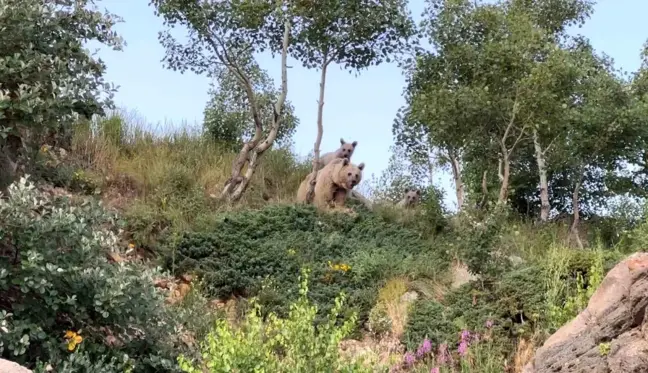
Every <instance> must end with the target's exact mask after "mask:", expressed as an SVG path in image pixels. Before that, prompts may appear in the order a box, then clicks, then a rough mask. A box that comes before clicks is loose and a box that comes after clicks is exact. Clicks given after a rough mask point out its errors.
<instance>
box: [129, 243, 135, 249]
mask: <svg viewBox="0 0 648 373" xmlns="http://www.w3.org/2000/svg"><path fill="white" fill-rule="evenodd" d="M128 248H129V249H131V250H133V249H135V244H134V243H132V242H131V243H129V244H128Z"/></svg>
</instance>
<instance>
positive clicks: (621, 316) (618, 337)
mask: <svg viewBox="0 0 648 373" xmlns="http://www.w3.org/2000/svg"><path fill="white" fill-rule="evenodd" d="M647 307H648V253H637V254H633V255H631V256H630V257H628V258H627V259H625V260H624V261H622V262H621V263H619V264H617V265H616V266H615V267H614V268H613V269H612V270H611V271H610V272H609V273H608V274H607V276H605V278H604V279H603V282H602V283H601V285H600V287H599V288H598V289H597V290H596V292H595V293H594V295H592V298H591V299H590V301H589V303H588V305H587V308H586V309H585V310H584V311H583V312H581V313H580V314H579V315H578V316H576V318H575V319H573V320H572V321H571V322H569V323H568V324H566V325H564V326H563V327H562V328H560V329H559V330H558V331H557V332H556V333H554V334H553V335H552V336H551V337H550V338H549V339H548V340H547V341H546V342H545V343H544V345H543V346H542V347H540V348H539V349H538V350H537V351H536V354H535V357H534V358H533V360H531V362H530V363H529V364H527V366H526V367H525V368H524V373H549V372H560V373H581V372H582V373H585V372H587V373H648V317H646V308H647Z"/></svg>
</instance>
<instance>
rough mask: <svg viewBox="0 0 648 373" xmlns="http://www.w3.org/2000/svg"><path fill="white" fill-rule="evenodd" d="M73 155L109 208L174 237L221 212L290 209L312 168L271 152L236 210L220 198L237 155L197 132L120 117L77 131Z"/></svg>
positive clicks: (130, 115) (290, 156)
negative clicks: (272, 206) (268, 206)
mask: <svg viewBox="0 0 648 373" xmlns="http://www.w3.org/2000/svg"><path fill="white" fill-rule="evenodd" d="M72 149H73V150H72V153H73V156H74V161H75V162H76V164H78V165H79V166H80V167H81V168H83V169H84V171H85V172H86V174H87V175H88V177H89V178H90V179H91V180H93V181H94V182H95V183H96V184H98V187H99V189H100V190H101V191H102V196H103V199H104V201H105V203H106V204H108V205H109V206H111V207H115V208H117V209H119V210H121V211H123V212H124V213H125V214H126V215H127V216H130V217H131V218H134V219H135V220H151V219H155V220H158V221H161V222H163V225H164V226H165V227H164V228H170V229H172V230H173V231H184V230H188V229H191V228H192V227H194V226H195V225H196V224H199V223H200V221H201V220H202V219H205V218H206V216H209V215H213V214H214V213H218V212H221V211H226V210H231V209H236V208H257V207H260V206H262V205H264V204H266V203H267V202H268V201H271V202H274V203H286V202H291V201H293V199H294V195H295V193H296V191H297V188H298V187H299V183H300V182H301V180H302V179H303V178H304V177H305V176H306V174H307V173H308V169H309V167H310V166H309V164H308V162H307V161H303V162H301V161H299V160H297V157H296V156H295V155H294V154H292V153H291V152H290V150H288V149H273V150H271V151H268V152H267V153H266V154H264V156H263V161H262V162H261V164H260V166H259V167H258V169H257V171H256V173H255V175H254V178H253V180H252V182H251V184H250V187H249V190H248V192H247V193H246V194H245V195H244V198H243V200H242V201H241V203H239V204H237V205H235V206H232V205H228V204H227V203H221V202H219V201H218V199H217V198H215V197H217V196H218V195H219V194H220V191H221V188H222V187H223V185H224V184H225V182H226V181H227V179H228V178H229V177H230V175H231V165H232V163H233V161H234V160H235V159H236V157H237V155H238V154H236V153H233V152H231V151H226V150H224V148H223V147H221V146H219V145H218V144H217V143H216V142H214V141H212V140H211V139H209V138H206V137H205V136H203V135H202V133H201V131H200V129H199V128H196V127H192V126H188V125H182V126H179V127H174V126H172V125H171V124H169V123H167V124H166V125H163V126H152V125H150V124H149V123H147V122H146V121H145V120H143V119H142V118H140V117H139V116H138V115H137V113H135V112H126V111H124V110H118V111H115V112H112V113H110V114H109V115H108V117H106V118H103V119H100V120H95V121H94V122H93V123H90V124H84V125H79V126H78V127H77V128H76V129H75V132H74V136H73V140H72ZM148 223H153V222H148Z"/></svg>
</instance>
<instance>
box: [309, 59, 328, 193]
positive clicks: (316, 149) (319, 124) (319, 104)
mask: <svg viewBox="0 0 648 373" xmlns="http://www.w3.org/2000/svg"><path fill="white" fill-rule="evenodd" d="M328 64H329V61H327V58H326V54H325V55H324V63H322V74H321V76H320V92H319V101H318V102H317V137H316V138H315V145H314V146H313V153H314V156H313V171H312V173H313V180H312V181H311V183H310V185H309V186H308V192H307V193H306V203H311V202H313V196H314V195H315V182H316V180H317V172H318V169H319V167H318V164H319V157H320V145H321V144H322V135H323V134H324V124H323V117H324V91H325V87H326V68H327V67H328Z"/></svg>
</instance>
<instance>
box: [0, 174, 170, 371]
mask: <svg viewBox="0 0 648 373" xmlns="http://www.w3.org/2000/svg"><path fill="white" fill-rule="evenodd" d="M116 223H117V221H116V220H115V217H114V216H111V215H109V214H107V213H106V212H105V211H104V210H103V209H102V208H101V206H98V205H97V203H96V202H94V201H93V200H89V201H86V202H84V203H82V204H79V205H73V204H71V203H70V201H68V200H66V199H57V200H51V199H50V198H49V197H48V196H47V195H45V194H43V193H41V192H39V191H38V190H37V189H36V188H35V186H34V185H33V184H31V183H30V182H28V181H27V179H25V178H23V179H21V180H20V181H19V182H17V183H15V184H13V185H11V187H10V191H9V195H8V197H7V198H6V199H0V248H2V249H3V250H2V252H1V253H0V254H2V255H3V256H4V258H3V259H4V260H2V261H1V262H0V315H1V316H0V323H2V325H3V328H2V331H1V332H0V353H1V356H2V357H6V358H10V359H11V360H14V361H16V362H18V363H20V364H23V365H25V366H28V367H33V366H34V365H35V364H36V363H37V362H39V361H40V362H42V363H45V364H47V363H49V364H51V365H52V366H53V367H54V368H55V369H57V371H58V368H59V367H65V368H61V369H63V370H64V371H70V372H71V371H74V369H75V368H74V367H73V366H72V365H73V362H74V361H76V360H79V361H82V360H83V361H86V360H87V361H96V360H97V359H99V358H100V357H102V358H105V359H108V360H110V359H111V358H112V357H115V358H116V359H118V360H119V361H122V359H123V356H124V354H126V355H128V356H129V357H130V363H132V365H133V368H132V369H133V370H132V371H133V372H165V371H177V364H176V362H175V361H174V360H175V359H174V357H175V356H176V355H175V353H174V350H175V348H176V347H177V346H178V345H180V344H179V343H178V335H177V333H176V331H177V330H179V329H178V328H179V327H180V325H179V324H178V323H177V321H176V318H175V315H174V314H172V312H171V309H170V308H168V307H166V306H165V304H164V302H163V300H164V299H163V294H161V293H160V292H159V291H157V290H156V289H155V288H154V286H153V279H154V277H155V276H157V275H159V273H158V271H157V270H153V269H149V268H147V267H146V266H143V265H140V264H134V263H123V262H122V263H115V264H113V263H110V262H108V261H107V259H106V255H107V253H108V252H109V251H113V252H120V251H121V250H120V249H119V248H118V247H119V245H118V238H117V236H116V235H115V233H114V232H113V231H112V230H110V229H109V228H108V227H111V226H114V225H115V224H116ZM68 331H70V333H67V332H68ZM72 332H74V333H77V334H78V335H79V336H80V340H79V341H77V342H80V343H78V344H69V343H68V342H69V341H68V340H66V334H70V335H68V336H67V337H69V338H74V337H73V336H74V335H75V334H73V333H72ZM180 346H181V345H180ZM71 354H72V355H76V354H81V355H83V356H85V357H81V356H80V357H78V358H73V357H69V356H70V355H71ZM75 359H76V360H75ZM84 359H85V360H84ZM79 369H80V368H79Z"/></svg>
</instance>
